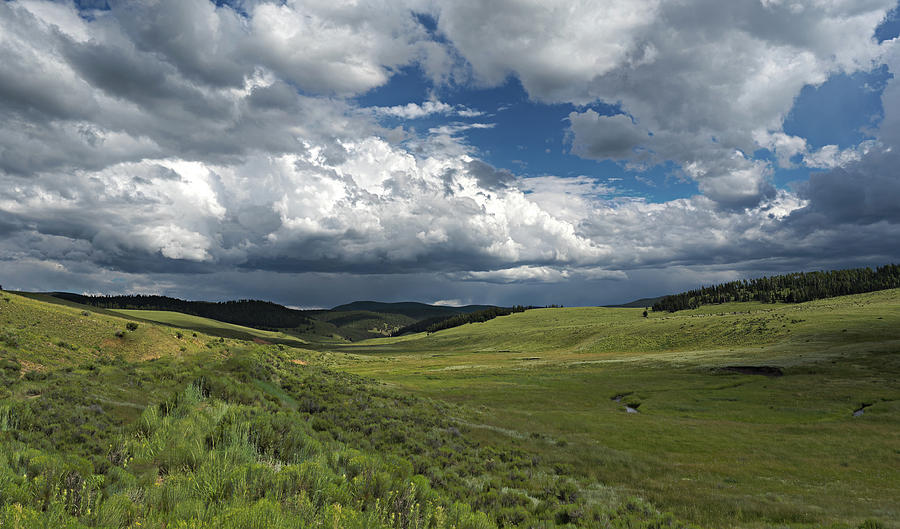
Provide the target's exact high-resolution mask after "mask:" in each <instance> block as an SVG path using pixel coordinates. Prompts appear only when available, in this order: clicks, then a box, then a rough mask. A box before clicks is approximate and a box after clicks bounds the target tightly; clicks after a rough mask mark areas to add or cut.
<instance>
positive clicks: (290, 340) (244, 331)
mask: <svg viewBox="0 0 900 529" xmlns="http://www.w3.org/2000/svg"><path fill="white" fill-rule="evenodd" d="M110 312H114V313H118V314H122V315H125V316H130V317H133V318H140V319H143V320H148V321H154V322H157V323H162V324H165V325H170V326H172V327H180V328H182V329H187V330H191V331H199V332H203V333H206V334H210V335H213V336H223V337H228V338H235V339H238V340H250V341H252V340H254V339H256V340H264V341H266V342H270V343H285V344H291V345H298V346H302V345H303V344H305V343H306V342H304V341H303V340H300V339H299V338H296V337H294V336H290V335H287V334H285V333H283V332H274V331H264V330H261V329H254V328H252V327H244V326H243V325H235V324H233V323H225V322H222V321H218V320H213V319H210V318H204V317H202V316H193V315H191V314H183V313H181V312H173V311H169V310H133V309H111V310H110Z"/></svg>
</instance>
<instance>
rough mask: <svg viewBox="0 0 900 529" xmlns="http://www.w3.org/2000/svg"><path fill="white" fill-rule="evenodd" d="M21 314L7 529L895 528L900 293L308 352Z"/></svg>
mask: <svg viewBox="0 0 900 529" xmlns="http://www.w3.org/2000/svg"><path fill="white" fill-rule="evenodd" d="M0 295H2V298H0V528H4V529H5V528H7V527H10V528H13V527H15V528H29V529H30V528H37V527H41V528H44V527H72V528H76V527H77V528H81V527H134V528H136V527H155V528H172V527H178V528H182V527H183V528H200V527H226V528H264V527H276V528H277V527H322V528H325V527H328V528H343V527H347V528H349V527H359V528H363V527H391V528H404V529H405V528H411V527H416V528H419V527H433V528H439V527H440V528H444V527H446V528H451V527H456V528H493V527H497V528H499V527H522V528H525V527H536V528H554V527H591V528H594V527H596V528H608V527H612V528H626V527H627V528H662V527H667V528H670V527H707V528H719V527H740V528H768V527H784V528H818V527H830V528H858V527H863V528H866V529H873V528H887V529H891V528H898V527H900V523H898V520H900V501H898V500H897V498H900V290H888V291H882V292H875V293H870V294H861V295H855V296H846V297H840V298H832V299H826V300H820V301H814V302H809V303H803V304H793V305H792V304H760V303H732V304H725V305H711V306H703V307H701V308H700V309H696V310H690V311H679V312H675V313H650V314H649V317H644V316H643V314H642V313H643V310H642V309H628V308H616V309H612V308H565V309H534V310H528V311H526V312H523V313H517V314H512V315H508V316H502V317H498V318H496V319H494V320H491V321H488V322H484V323H475V324H467V325H463V326H460V327H456V328H452V329H447V330H443V331H439V332H437V333H433V334H425V333H422V334H415V335H409V336H403V337H396V338H375V339H370V340H364V341H352V342H351V341H349V339H345V338H355V336H354V337H342V336H339V335H328V336H323V337H322V338H321V339H320V340H318V341H313V340H312V339H309V336H304V340H306V341H307V342H308V343H304V342H301V341H300V340H299V339H297V338H294V337H292V336H291V335H290V334H281V333H274V332H271V331H259V330H256V329H249V328H240V327H238V326H234V325H229V324H223V323H221V322H216V321H214V320H205V319H203V318H197V317H194V316H185V315H182V314H178V313H167V312H153V313H150V312H149V311H120V312H116V311H106V310H93V309H91V308H89V307H84V306H79V305H77V304H73V303H56V304H53V303H47V302H46V300H41V299H30V298H27V297H24V296H19V295H15V294H10V293H6V292H3V293H0ZM350 316H351V317H357V315H350ZM358 316H359V321H360V322H361V323H360V325H362V326H361V327H360V329H362V328H363V327H367V326H368V325H369V323H370V322H369V321H367V320H368V319H369V317H368V316H367V315H358ZM362 316H365V317H362ZM398 321H399V320H398ZM129 324H131V325H129ZM335 328H336V329H339V327H335ZM232 333H233V334H232ZM292 339H293V340H295V341H294V342H290V341H289V340H292ZM279 342H280V343H279ZM626 407H627V408H631V409H632V410H633V411H634V413H630V412H629V411H627V408H626ZM860 409H862V411H861V413H858V414H857V415H856V416H854V412H855V411H857V410H860Z"/></svg>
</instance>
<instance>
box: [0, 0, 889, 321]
mask: <svg viewBox="0 0 900 529" xmlns="http://www.w3.org/2000/svg"><path fill="white" fill-rule="evenodd" d="M898 33H900V19H898V9H897V3H896V1H895V0H870V1H867V2H866V3H865V4H860V3H858V2H850V1H847V0H824V1H823V0H815V1H814V0H792V1H790V2H788V1H784V0H767V1H765V2H760V1H758V0H738V1H735V2H719V1H715V0H685V1H683V2H678V3H674V2H668V3H667V2H663V3H659V2H656V1H654V0H602V1H599V2H597V1H594V2H588V1H584V2H581V1H575V2H570V1H562V0H560V1H558V2H555V1H548V2H540V3H534V2H525V1H520V0H508V1H506V2H502V3H483V2H475V1H473V2H468V1H460V2H453V3H433V2H427V1H425V0H402V1H393V2H377V1H375V2H366V3H362V4H360V3H353V2H348V3H343V2H316V1H299V0H285V1H277V2H276V1H272V0H233V1H229V2H225V1H215V2H212V1H210V0H158V1H149V0H147V1H144V0H134V1H127V2H126V1H118V0H117V1H106V0H102V1H93V0H80V1H78V2H71V1H68V0H58V1H50V0H9V1H6V2H3V3H2V4H0V74H2V75H0V262H2V269H3V271H4V272H3V277H0V280H2V284H3V285H4V286H6V287H12V288H21V289H27V290H73V291H76V292H104V293H120V292H131V293H136V292H140V293H161V294H168V295H174V296H178V297H186V298H194V299H233V298H248V297H250V298H264V299H272V300H274V301H278V302H282V303H286V304H289V305H293V306H333V305H337V304H340V303H344V302H348V301H353V300H355V299H381V300H385V301H396V300H416V301H424V302H435V301H443V302H459V303H496V304H513V303H523V304H546V303H561V304H565V305H592V304H603V303H616V302H622V301H628V300H630V299H635V298H640V297H645V296H653V295H659V294H662V293H666V292H672V291H678V290H683V289H687V288H693V287H696V286H698V285H699V284H709V283H711V282H715V281H725V280H731V279H736V278H741V277H752V276H759V275H764V274H772V273H782V272H788V271H795V270H811V269H822V268H836V267H846V266H874V265H879V264H884V263H886V262H892V261H897V260H900V247H898V246H897V245H895V244H890V241H894V240H897V238H898V237H900V210H898V209H900V208H898V207H897V205H896V204H897V203H898V202H900V181H898V176H897V172H896V167H897V166H898V163H900V160H898V159H897V157H898V156H900V145H898V143H900V87H898V85H897V80H896V79H895V75H896V73H897V70H898V68H900V48H898V44H897V38H896V37H897V35H898Z"/></svg>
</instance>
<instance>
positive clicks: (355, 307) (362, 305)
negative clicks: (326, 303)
mask: <svg viewBox="0 0 900 529" xmlns="http://www.w3.org/2000/svg"><path fill="white" fill-rule="evenodd" d="M490 308H495V307H494V306H493V305H466V306H464V307H449V306H446V305H428V304H426V303H418V302H415V301H401V302H397V303H384V302H381V301H354V302H352V303H346V304H344V305H338V306H337V307H334V308H332V309H331V310H330V312H350V311H366V312H378V313H383V314H402V315H404V316H408V317H410V318H413V319H414V320H416V321H420V320H425V319H430V318H438V317H442V316H444V317H450V316H454V315H456V314H471V313H473V312H479V311H482V310H486V309H490Z"/></svg>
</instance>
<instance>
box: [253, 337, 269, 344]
mask: <svg viewBox="0 0 900 529" xmlns="http://www.w3.org/2000/svg"><path fill="white" fill-rule="evenodd" d="M253 343H258V344H260V345H272V342H267V341H266V340H263V339H262V338H253Z"/></svg>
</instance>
